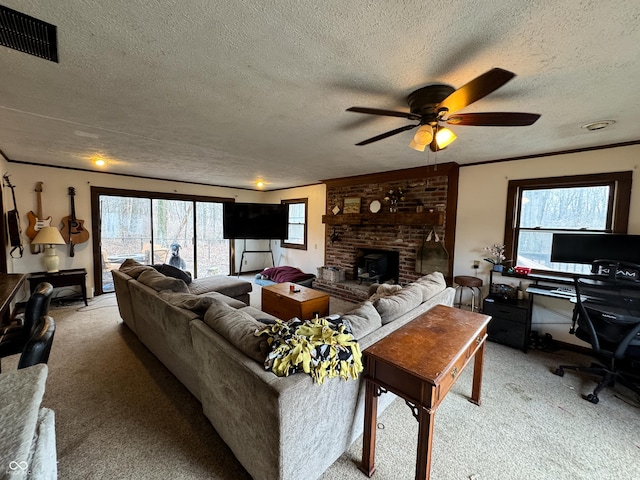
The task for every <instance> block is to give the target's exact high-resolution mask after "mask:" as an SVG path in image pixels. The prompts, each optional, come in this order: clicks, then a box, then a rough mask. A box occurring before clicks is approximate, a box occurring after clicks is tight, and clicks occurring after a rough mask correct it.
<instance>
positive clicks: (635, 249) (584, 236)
mask: <svg viewBox="0 0 640 480" xmlns="http://www.w3.org/2000/svg"><path fill="white" fill-rule="evenodd" d="M600 259H606V260H616V261H618V262H629V263H636V264H640V235H622V234H615V233H554V234H553V240H552V243H551V261H552V262H561V263H585V264H591V263H593V261H594V260H600Z"/></svg>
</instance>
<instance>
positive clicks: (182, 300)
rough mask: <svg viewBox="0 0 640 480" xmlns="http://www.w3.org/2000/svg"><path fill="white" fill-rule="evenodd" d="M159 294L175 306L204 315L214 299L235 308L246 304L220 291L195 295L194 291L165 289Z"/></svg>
mask: <svg viewBox="0 0 640 480" xmlns="http://www.w3.org/2000/svg"><path fill="white" fill-rule="evenodd" d="M158 295H159V296H160V298H162V299H163V300H165V301H167V302H168V303H170V304H171V305H173V306H174V307H180V308H184V309H186V310H191V311H192V312H195V313H199V314H202V315H203V314H204V313H205V312H206V311H207V310H208V309H209V307H210V306H211V304H212V303H213V300H214V299H216V300H219V301H221V302H223V303H226V304H227V305H229V306H230V307H233V308H242V307H244V306H246V305H245V304H244V303H243V302H241V301H240V300H236V299H235V298H231V297H227V296H226V295H222V294H221V293H218V292H209V293H205V294H202V295H194V294H193V293H181V292H171V291H169V290H165V291H163V292H160V293H159V294H158Z"/></svg>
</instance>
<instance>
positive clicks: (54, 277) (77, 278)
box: [29, 268, 88, 305]
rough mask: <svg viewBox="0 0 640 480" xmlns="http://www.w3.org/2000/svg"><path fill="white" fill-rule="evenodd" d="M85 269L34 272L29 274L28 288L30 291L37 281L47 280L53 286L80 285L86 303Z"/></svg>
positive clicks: (36, 284)
mask: <svg viewBox="0 0 640 480" xmlns="http://www.w3.org/2000/svg"><path fill="white" fill-rule="evenodd" d="M86 278H87V269H86V268H74V269H71V270H60V271H59V272H55V273H48V272H35V273H31V274H29V288H30V290H31V293H33V291H34V290H35V289H36V287H37V286H38V284H39V283H41V282H49V283H50V284H51V285H53V286H54V287H80V289H81V291H82V299H83V300H84V304H85V305H88V303H87V282H86Z"/></svg>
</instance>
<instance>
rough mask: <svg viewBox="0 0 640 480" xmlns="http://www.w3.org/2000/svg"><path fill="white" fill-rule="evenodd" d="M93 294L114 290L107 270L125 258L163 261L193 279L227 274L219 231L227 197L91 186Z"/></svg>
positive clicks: (226, 250) (225, 244)
mask: <svg viewBox="0 0 640 480" xmlns="http://www.w3.org/2000/svg"><path fill="white" fill-rule="evenodd" d="M91 198H92V223H93V227H94V229H93V243H94V252H100V255H99V256H96V258H94V269H95V272H94V275H95V277H94V282H95V283H94V284H95V288H96V293H97V294H101V293H105V292H111V291H113V288H114V287H113V279H112V275H111V270H113V269H117V268H119V267H120V264H122V262H123V261H124V260H125V259H127V258H133V259H134V260H137V261H139V262H141V263H145V264H155V263H168V264H170V265H174V266H176V267H178V268H181V269H183V270H187V271H189V272H191V274H192V275H193V277H194V278H202V277H209V276H212V275H217V274H222V275H228V274H230V273H231V269H230V266H231V265H232V253H231V250H230V245H229V241H228V240H225V239H224V238H223V235H222V203H223V202H224V201H229V199H225V198H218V197H203V196H194V195H180V194H175V193H174V194H167V193H159V192H140V191H134V190H122V189H110V188H103V187H91Z"/></svg>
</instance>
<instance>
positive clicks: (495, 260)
mask: <svg viewBox="0 0 640 480" xmlns="http://www.w3.org/2000/svg"><path fill="white" fill-rule="evenodd" d="M483 250H486V251H487V252H489V258H485V261H487V262H489V263H490V264H492V265H493V267H492V269H493V271H494V272H502V270H503V269H504V265H502V262H504V261H505V260H506V259H507V257H505V256H504V245H498V244H497V243H494V244H493V245H491V246H490V247H484V248H483Z"/></svg>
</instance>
